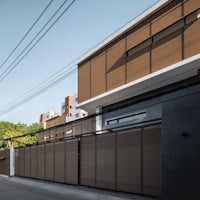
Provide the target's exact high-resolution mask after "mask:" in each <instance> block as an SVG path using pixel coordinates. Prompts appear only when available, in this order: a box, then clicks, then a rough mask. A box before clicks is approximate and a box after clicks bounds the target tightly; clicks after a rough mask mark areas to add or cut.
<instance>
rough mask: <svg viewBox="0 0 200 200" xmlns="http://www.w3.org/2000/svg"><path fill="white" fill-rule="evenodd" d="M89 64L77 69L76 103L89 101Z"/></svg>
mask: <svg viewBox="0 0 200 200" xmlns="http://www.w3.org/2000/svg"><path fill="white" fill-rule="evenodd" d="M90 84H91V83H90V62H88V63H86V64H84V65H82V66H79V68H78V101H79V103H81V102H83V101H86V100H88V99H90Z"/></svg>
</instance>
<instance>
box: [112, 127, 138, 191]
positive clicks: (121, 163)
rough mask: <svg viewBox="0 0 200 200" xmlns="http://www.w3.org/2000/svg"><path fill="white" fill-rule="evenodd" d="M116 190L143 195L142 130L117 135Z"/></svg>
mask: <svg viewBox="0 0 200 200" xmlns="http://www.w3.org/2000/svg"><path fill="white" fill-rule="evenodd" d="M116 155H117V156H116V161H117V162H116V169H117V172H116V189H117V190H119V191H124V192H132V193H141V128H139V129H133V130H128V131H122V132H119V133H117V135H116Z"/></svg>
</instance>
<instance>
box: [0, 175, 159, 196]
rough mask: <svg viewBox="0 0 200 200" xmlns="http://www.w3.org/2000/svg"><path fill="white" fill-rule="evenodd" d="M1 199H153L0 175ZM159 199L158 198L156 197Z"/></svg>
mask: <svg viewBox="0 0 200 200" xmlns="http://www.w3.org/2000/svg"><path fill="white" fill-rule="evenodd" d="M0 199H1V200H13V199H14V200H55V199H56V200H62V199H65V200H130V199H132V200H152V199H155V198H150V197H146V196H141V195H132V194H126V193H120V192H112V191H107V190H101V189H95V188H88V187H83V186H71V185H66V184H59V183H52V182H48V181H39V180H33V179H25V178H19V177H11V178H9V177H6V176H0ZM156 199H157V198H156Z"/></svg>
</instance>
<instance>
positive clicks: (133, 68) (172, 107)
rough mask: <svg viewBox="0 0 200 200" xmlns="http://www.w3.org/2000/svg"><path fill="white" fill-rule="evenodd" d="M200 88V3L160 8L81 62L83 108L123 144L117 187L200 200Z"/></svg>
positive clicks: (166, 3)
mask: <svg viewBox="0 0 200 200" xmlns="http://www.w3.org/2000/svg"><path fill="white" fill-rule="evenodd" d="M199 83H200V1H199V0H173V1H172V0H162V1H160V2H158V3H157V4H155V5H154V6H153V7H152V8H150V9H149V10H147V11H146V12H145V13H143V14H142V15H141V16H139V17H138V18H136V19H135V20H133V21H132V22H131V23H130V24H129V25H127V26H126V27H124V28H123V29H122V30H120V31H119V32H118V33H116V34H115V35H114V36H113V37H111V38H109V39H108V40H107V41H106V42H104V43H102V44H101V45H100V46H99V47H97V48H96V49H94V50H93V51H92V52H90V53H89V54H87V55H86V56H85V57H84V58H83V59H82V60H81V61H80V62H79V64H78V100H79V104H78V107H79V108H81V109H84V110H87V111H88V112H89V113H96V114H97V116H96V131H102V132H104V131H107V132H111V133H115V134H116V135H117V138H118V137H119V138H121V139H120V142H121V143H120V144H119V145H121V151H120V152H119V157H118V160H117V161H116V162H118V163H123V165H120V164H119V168H120V171H121V172H124V173H120V172H119V175H120V178H121V177H122V179H123V180H124V182H123V184H122V185H120V186H116V187H120V189H121V190H123V191H128V192H133V193H140V194H146V195H153V196H160V197H161V199H163V200H168V199H170V200H179V199H180V200H193V199H194V200H195V199H197V198H198V196H199V190H200V184H199V180H200V172H199V170H198V169H199V167H200V161H199V159H198V155H199V153H200V148H199V146H200V135H199V131H200V125H199V121H200V115H199V111H200V106H199V99H200V85H199ZM114 138H116V137H113V141H114V140H115V142H117V141H116V139H114ZM117 143H118V142H117ZM120 155H121V157H120ZM126 162H129V163H130V162H131V168H130V165H126V164H124V163H126ZM125 172H126V173H125ZM130 177H131V178H130ZM130 179H131V180H130ZM123 187H124V188H123Z"/></svg>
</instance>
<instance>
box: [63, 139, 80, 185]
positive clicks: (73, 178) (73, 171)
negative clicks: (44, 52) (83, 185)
mask: <svg viewBox="0 0 200 200" xmlns="http://www.w3.org/2000/svg"><path fill="white" fill-rule="evenodd" d="M65 155H66V158H65V160H66V163H65V166H66V168H65V170H66V171H65V174H66V176H65V182H66V183H68V184H74V185H77V184H78V139H72V140H67V141H66V154H65Z"/></svg>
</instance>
